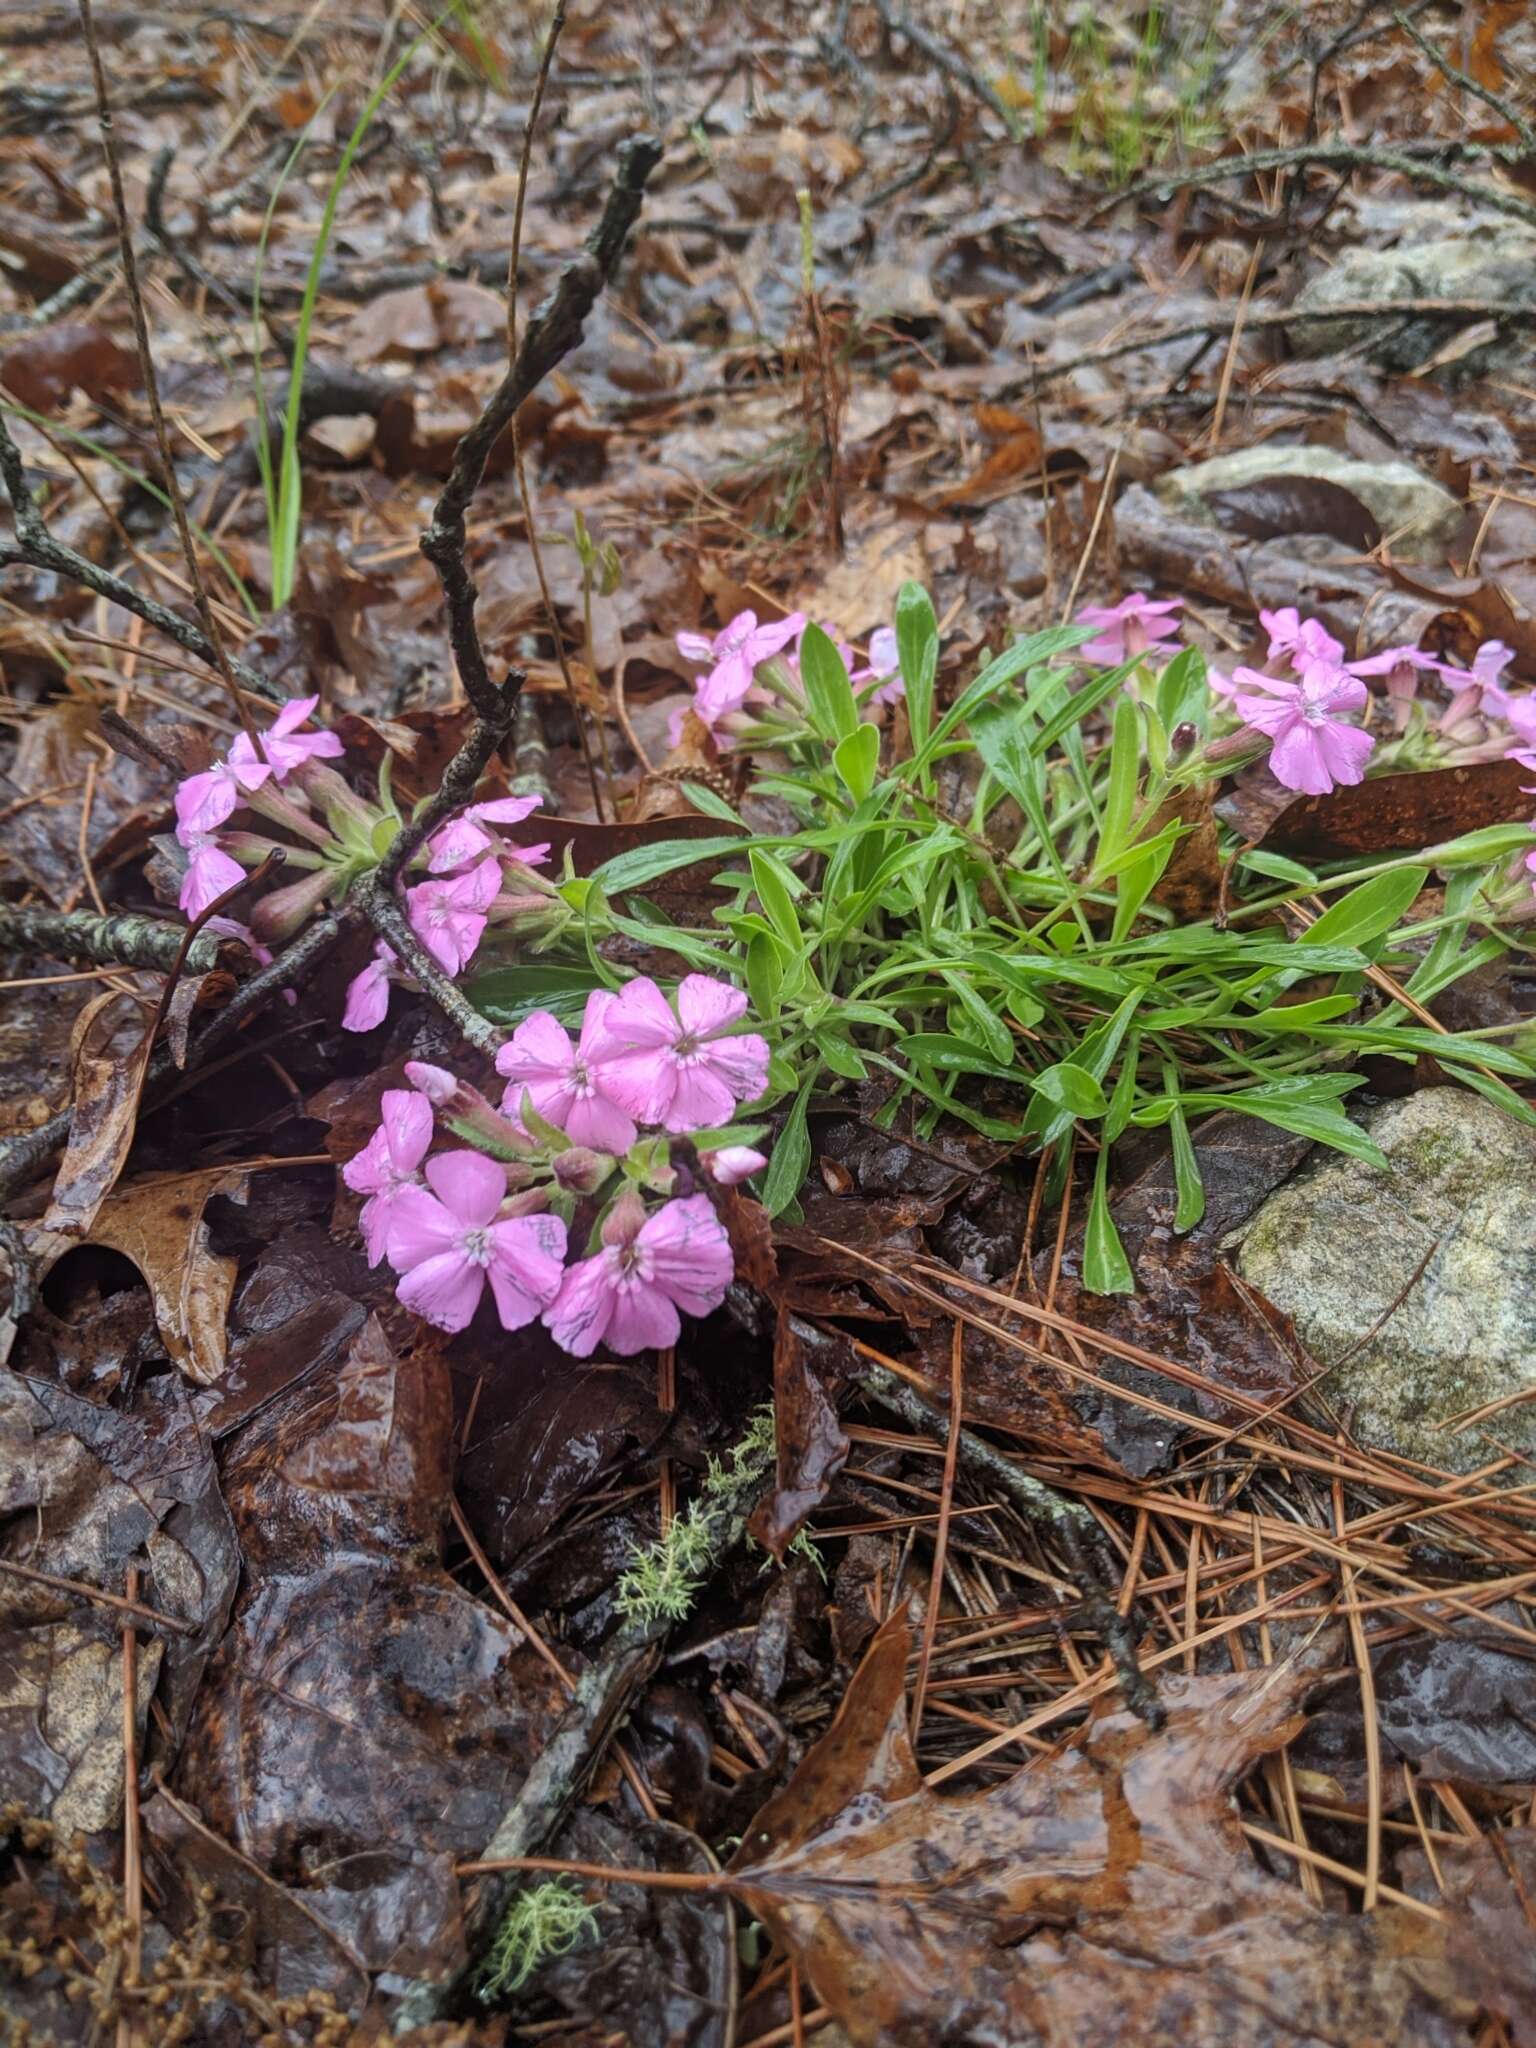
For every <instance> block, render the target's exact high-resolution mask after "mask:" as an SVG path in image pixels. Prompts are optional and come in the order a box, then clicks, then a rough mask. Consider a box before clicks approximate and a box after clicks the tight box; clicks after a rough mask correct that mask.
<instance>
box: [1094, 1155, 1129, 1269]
mask: <svg viewBox="0 0 1536 2048" xmlns="http://www.w3.org/2000/svg"><path fill="white" fill-rule="evenodd" d="M1108 1172H1109V1147H1108V1146H1107V1145H1106V1146H1104V1147H1103V1148H1102V1149H1101V1150H1100V1152H1099V1156H1098V1159H1097V1161H1096V1162H1095V1165H1094V1169H1093V1194H1092V1197H1091V1198H1090V1200H1089V1203H1088V1224H1087V1228H1086V1229H1085V1231H1084V1233H1083V1285H1084V1286H1085V1287H1086V1288H1087V1289H1088V1292H1089V1293H1090V1294H1134V1293H1135V1292H1136V1276H1135V1274H1134V1273H1133V1272H1132V1271H1131V1262H1130V1260H1129V1259H1128V1258H1127V1257H1126V1255H1125V1246H1124V1245H1123V1244H1122V1243H1121V1242H1120V1233H1119V1231H1118V1230H1116V1228H1115V1220H1114V1218H1113V1217H1112V1216H1111V1215H1110V1213H1109V1194H1108V1190H1107V1187H1106V1185H1105V1183H1106V1179H1107V1176H1108Z"/></svg>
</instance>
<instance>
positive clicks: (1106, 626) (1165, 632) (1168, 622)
mask: <svg viewBox="0 0 1536 2048" xmlns="http://www.w3.org/2000/svg"><path fill="white" fill-rule="evenodd" d="M1183 605H1184V600H1183V598H1182V597H1167V598H1150V597H1146V596H1144V595H1143V594H1142V592H1140V591H1139V590H1133V591H1132V592H1131V594H1130V595H1129V597H1122V598H1121V600H1120V602H1119V603H1118V604H1085V605H1084V606H1083V608H1082V610H1081V611H1080V612H1079V613H1078V615H1077V617H1076V618H1075V619H1074V620H1073V622H1072V623H1073V624H1074V625H1076V626H1097V627H1098V629H1099V633H1098V638H1097V639H1094V640H1089V641H1087V642H1085V643H1084V645H1083V646H1081V647H1079V648H1078V650H1077V659H1078V660H1079V661H1091V662H1093V663H1095V664H1096V666H1098V667H1099V668H1114V667H1116V666H1117V664H1118V663H1120V662H1122V661H1131V660H1133V659H1134V658H1135V656H1136V655H1138V654H1145V653H1146V651H1147V649H1148V648H1149V647H1152V646H1154V645H1155V644H1156V643H1157V642H1158V641H1159V640H1171V639H1173V638H1174V636H1175V635H1176V634H1177V632H1178V630H1179V625H1178V621H1177V619H1175V618H1172V617H1171V616H1170V614H1171V613H1173V612H1176V611H1181V610H1182V609H1183Z"/></svg>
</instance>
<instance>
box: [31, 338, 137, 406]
mask: <svg viewBox="0 0 1536 2048" xmlns="http://www.w3.org/2000/svg"><path fill="white" fill-rule="evenodd" d="M0 382H3V383H4V385H5V387H6V389H7V390H8V391H9V392H10V394H11V396H12V397H13V398H15V399H16V400H18V401H19V403H21V404H22V405H25V406H30V407H31V409H32V411H33V412H45V413H52V412H59V411H62V410H63V408H64V407H65V405H66V404H67V403H68V401H69V399H70V398H71V397H72V396H73V395H74V393H75V392H76V391H82V392H84V394H85V396H86V397H87V398H97V399H101V398H111V397H114V396H116V395H118V394H120V393H122V392H124V391H137V390H138V388H139V386H140V384H141V383H142V382H143V377H142V374H141V372H140V370H139V359H138V357H137V356H136V355H135V353H134V352H133V350H132V349H131V348H125V347H124V346H123V344H122V343H121V342H120V341H119V340H118V339H117V338H116V336H115V335H113V334H112V333H110V332H109V331H108V329H107V328H105V327H95V326H90V325H87V324H86V323H84V322H74V321H61V322H59V323H58V324H57V325H55V326H52V327H44V328H40V329H39V330H38V331H37V332H36V333H35V334H29V335H27V336H26V338H25V339H24V340H21V341H16V342H13V343H12V344H11V346H10V347H9V348H8V349H7V350H6V351H5V354H4V355H3V356H0Z"/></svg>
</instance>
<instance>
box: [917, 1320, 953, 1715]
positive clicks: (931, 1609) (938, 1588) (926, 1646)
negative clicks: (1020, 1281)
mask: <svg viewBox="0 0 1536 2048" xmlns="http://www.w3.org/2000/svg"><path fill="white" fill-rule="evenodd" d="M964 1364H965V1325H964V1323H962V1322H961V1321H960V1318H959V1317H958V1316H957V1317H956V1318H955V1326H954V1335H953V1338H952V1341H951V1343H950V1347H949V1435H948V1437H947V1438H946V1439H945V1443H944V1477H943V1480H942V1482H941V1491H940V1494H939V1526H938V1531H937V1533H936V1535H935V1536H934V1539H933V1576H932V1578H931V1579H930V1581H929V1585H928V1612H927V1613H926V1614H925V1615H924V1617H923V1646H922V1650H921V1652H920V1653H919V1656H918V1660H917V1681H916V1683H915V1684H914V1686H913V1688H912V1747H913V1750H914V1751H915V1750H916V1748H917V1738H918V1736H919V1734H920V1733H921V1732H922V1726H923V1696H924V1694H925V1693H926V1692H927V1690H928V1667H929V1666H930V1664H931V1663H932V1662H933V1639H934V1634H935V1632H936V1630H937V1628H938V1625H939V1600H940V1598H941V1596H942V1594H943V1591H944V1559H945V1554H946V1552H947V1551H948V1549H949V1517H950V1511H951V1510H952V1508H953V1506H954V1501H955V1474H956V1472H957V1471H958V1470H959V1466H960V1432H961V1430H962V1428H963V1427H964V1425H965V1374H964Z"/></svg>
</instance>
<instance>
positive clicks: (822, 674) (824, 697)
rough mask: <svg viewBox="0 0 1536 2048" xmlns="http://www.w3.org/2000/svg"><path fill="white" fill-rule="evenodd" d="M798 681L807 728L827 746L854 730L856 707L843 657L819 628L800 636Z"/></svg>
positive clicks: (857, 714) (809, 627) (857, 721)
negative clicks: (801, 688)
mask: <svg viewBox="0 0 1536 2048" xmlns="http://www.w3.org/2000/svg"><path fill="white" fill-rule="evenodd" d="M800 681H801V685H802V686H803V688H804V690H805V704H806V709H807V711H808V712H809V713H810V719H811V724H812V725H813V726H814V727H815V729H816V731H817V733H819V734H820V736H821V738H822V739H824V740H825V741H826V742H827V744H828V745H829V746H836V745H837V742H838V741H839V740H841V739H846V738H847V737H848V735H849V734H850V733H852V732H856V731H857V730H858V724H859V707H858V705H857V704H856V703H855V702H854V698H853V685H852V683H850V682H849V680H848V670H847V669H846V667H845V666H844V664H843V657H842V656H841V655H840V654H839V653H838V651H837V649H836V648H835V647H834V646H833V645H832V642H831V640H830V639H829V638H828V637H827V635H826V634H825V633H824V632H823V631H822V629H821V627H820V626H817V625H809V626H807V627H806V629H805V631H804V632H803V633H802V634H801V636H800Z"/></svg>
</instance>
